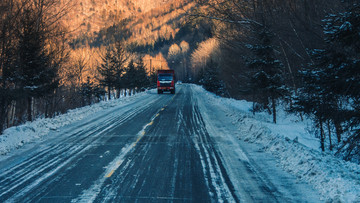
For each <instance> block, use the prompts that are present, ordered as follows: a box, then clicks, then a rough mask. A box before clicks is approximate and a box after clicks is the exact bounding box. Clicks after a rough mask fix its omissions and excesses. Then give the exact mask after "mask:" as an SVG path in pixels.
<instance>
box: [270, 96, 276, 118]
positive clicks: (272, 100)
mask: <svg viewBox="0 0 360 203" xmlns="http://www.w3.org/2000/svg"><path fill="white" fill-rule="evenodd" d="M271 103H272V111H273V121H274V123H275V124H276V100H275V98H274V97H272V98H271Z"/></svg>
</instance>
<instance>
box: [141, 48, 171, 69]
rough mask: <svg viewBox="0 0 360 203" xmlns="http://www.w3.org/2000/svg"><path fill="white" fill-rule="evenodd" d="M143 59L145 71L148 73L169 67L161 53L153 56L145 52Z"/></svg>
mask: <svg viewBox="0 0 360 203" xmlns="http://www.w3.org/2000/svg"><path fill="white" fill-rule="evenodd" d="M143 61H144V64H145V68H146V71H147V72H148V73H150V74H152V73H154V72H156V71H157V70H160V69H169V66H168V63H167V61H166V59H165V58H164V56H163V55H162V54H161V53H159V54H157V55H156V56H154V57H153V56H150V55H148V54H147V55H145V56H144V57H143Z"/></svg>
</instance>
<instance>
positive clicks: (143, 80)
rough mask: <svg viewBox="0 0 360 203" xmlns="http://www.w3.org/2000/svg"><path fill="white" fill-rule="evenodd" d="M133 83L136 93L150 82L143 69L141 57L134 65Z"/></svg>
mask: <svg viewBox="0 0 360 203" xmlns="http://www.w3.org/2000/svg"><path fill="white" fill-rule="evenodd" d="M135 83H136V87H137V90H138V91H139V90H141V89H142V88H145V87H148V86H149V85H150V80H149V77H148V74H147V72H146V69H145V64H144V61H143V60H142V58H141V57H140V59H139V61H138V63H137V65H136V79H135Z"/></svg>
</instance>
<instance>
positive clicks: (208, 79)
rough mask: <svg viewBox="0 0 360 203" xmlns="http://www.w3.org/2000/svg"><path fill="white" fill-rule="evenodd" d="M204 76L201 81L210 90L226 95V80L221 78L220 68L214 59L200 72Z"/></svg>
mask: <svg viewBox="0 0 360 203" xmlns="http://www.w3.org/2000/svg"><path fill="white" fill-rule="evenodd" d="M200 76H201V77H202V78H201V79H200V81H199V83H200V84H201V85H202V86H203V87H204V88H205V89H206V90H208V91H210V92H214V93H215V94H217V95H221V96H224V95H225V90H224V82H223V81H222V80H221V79H220V69H219V65H217V64H216V63H215V62H214V61H213V60H212V59H211V60H210V62H209V63H208V64H207V65H206V67H205V69H204V70H203V72H202V73H201V74H200Z"/></svg>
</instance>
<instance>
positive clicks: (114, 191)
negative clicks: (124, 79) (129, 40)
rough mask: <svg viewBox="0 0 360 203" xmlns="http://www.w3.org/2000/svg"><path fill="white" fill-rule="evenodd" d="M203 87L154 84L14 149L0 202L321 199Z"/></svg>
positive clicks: (2, 172)
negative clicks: (158, 87)
mask: <svg viewBox="0 0 360 203" xmlns="http://www.w3.org/2000/svg"><path fill="white" fill-rule="evenodd" d="M204 92H205V91H204V90H203V89H201V88H200V87H198V86H195V85H187V84H182V85H179V86H178V87H177V93H176V94H175V95H171V94H164V95H157V94H156V92H155V91H154V90H151V91H147V92H145V93H141V94H139V95H137V96H135V97H133V98H132V99H127V100H126V102H122V103H121V102H120V103H117V105H115V104H116V103H113V104H112V105H110V106H109V107H107V108H103V109H100V110H98V111H94V112H93V113H87V114H86V113H84V114H85V115H87V116H86V117H85V118H83V119H81V120H79V121H75V122H72V123H71V124H67V125H65V126H63V127H56V129H55V130H50V131H49V132H47V133H46V134H45V135H42V136H40V137H41V139H40V140H39V139H38V140H37V141H33V143H31V144H27V145H26V146H25V147H22V148H21V149H20V150H8V151H10V153H8V155H7V156H3V157H2V158H1V159H0V202H135V201H139V202H222V201H224V202H318V201H320V200H324V198H323V197H322V196H321V195H320V194H318V193H317V192H316V190H314V187H313V185H308V184H307V183H305V182H303V181H301V180H300V179H298V178H296V176H293V175H291V174H289V173H287V172H284V171H283V169H282V168H281V167H280V166H279V164H278V163H279V161H278V160H277V159H276V158H275V157H274V156H273V155H271V154H270V153H268V152H266V151H264V149H263V147H262V146H261V145H259V144H254V143H253V144H251V143H248V142H244V141H241V140H239V139H238V138H239V137H242V136H243V134H242V133H243V132H245V130H244V131H241V130H239V127H238V125H235V124H234V121H233V119H229V116H230V115H229V112H231V111H232V110H233V109H231V108H230V107H229V106H227V105H223V104H222V103H217V102H211V101H209V97H207V96H206V95H205V94H204ZM59 126H61V125H59ZM46 129H47V128H46ZM35 131H36V129H35ZM243 137H246V136H243ZM14 151H16V152H14Z"/></svg>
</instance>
